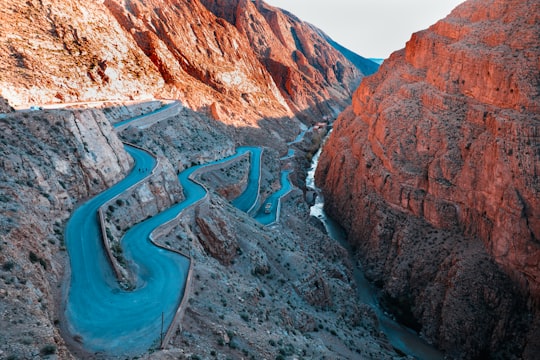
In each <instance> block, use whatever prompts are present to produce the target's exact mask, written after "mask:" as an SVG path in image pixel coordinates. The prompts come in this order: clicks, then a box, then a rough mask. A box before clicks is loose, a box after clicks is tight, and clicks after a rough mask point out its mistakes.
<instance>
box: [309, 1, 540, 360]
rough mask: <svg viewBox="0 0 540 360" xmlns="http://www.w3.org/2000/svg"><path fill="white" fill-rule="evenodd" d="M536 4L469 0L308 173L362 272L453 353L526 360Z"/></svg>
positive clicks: (532, 290)
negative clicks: (314, 178)
mask: <svg viewBox="0 0 540 360" xmlns="http://www.w3.org/2000/svg"><path fill="white" fill-rule="evenodd" d="M539 16H540V7H539V4H538V2H536V1H497V0H495V1H467V2H465V3H464V4H462V5H460V6H459V7H458V8H456V9H455V10H454V11H453V12H452V13H451V14H450V15H449V16H448V17H446V18H445V19H443V20H441V21H439V22H437V23H436V24H435V25H433V26H431V27H430V28H429V29H427V30H425V31H421V32H419V33H416V34H414V35H413V36H412V37H411V39H410V41H409V42H408V43H407V45H406V47H405V49H403V50H400V51H397V52H395V53H393V54H392V56H391V57H390V58H389V59H387V60H386V61H385V62H384V64H383V65H382V66H381V68H380V70H379V71H378V72H377V73H376V74H375V75H374V76H371V77H369V78H366V79H365V80H364V81H363V82H362V84H361V85H360V87H359V89H358V90H357V91H356V93H355V94H354V96H353V104H352V106H351V107H349V108H348V109H346V110H345V111H344V112H343V113H342V114H341V115H340V117H339V119H338V120H337V121H336V123H335V126H334V131H333V133H332V135H331V136H330V139H329V140H328V142H327V144H326V146H325V147H324V150H323V153H322V156H321V160H320V163H319V168H318V171H317V179H318V181H319V185H320V186H321V187H322V189H323V193H324V197H325V200H326V209H327V211H328V212H329V214H331V215H332V216H333V217H335V218H336V219H340V222H341V223H342V225H343V226H344V227H345V228H346V230H347V231H348V234H349V241H350V242H351V243H352V244H353V245H354V246H355V247H356V249H357V253H358V257H359V259H360V260H361V262H362V264H363V266H364V270H365V273H366V276H367V277H368V278H369V279H370V280H372V281H373V282H375V284H377V285H378V286H379V287H380V288H381V291H382V293H383V294H384V295H383V300H384V301H385V302H386V303H387V304H388V305H389V306H392V307H396V308H397V313H396V316H398V317H401V318H402V319H403V321H405V322H407V323H409V324H410V326H411V327H413V328H416V329H417V330H418V331H421V332H422V333H423V334H424V336H426V337H427V338H428V339H431V340H432V341H433V343H434V344H435V345H436V346H437V347H438V348H440V349H442V350H443V351H445V352H446V353H447V354H448V355H449V356H450V357H451V358H501V359H503V358H504V359H509V358H529V359H532V358H534V357H535V356H536V355H534V354H537V353H538V344H539V342H538V334H539V333H540V327H539V324H540V323H539V314H538V304H539V299H540V292H539V290H540V267H539V260H540V244H539V242H538V239H539V234H540V228H539V226H540V207H539V206H540V202H539V200H540V184H539V182H538V181H539V180H538V179H539V178H538V175H539V173H540V167H539V166H540V144H539V130H540V115H539V110H540V97H539V95H540V94H539V92H540V87H539V84H540V83H539V81H540V77H539V69H540V61H539V56H538V55H539V53H538V49H539V46H540V42H539V41H540V37H539V36H538V34H539V26H538V24H539Z"/></svg>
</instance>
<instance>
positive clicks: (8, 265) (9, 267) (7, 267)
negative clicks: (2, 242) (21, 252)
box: [2, 260, 15, 271]
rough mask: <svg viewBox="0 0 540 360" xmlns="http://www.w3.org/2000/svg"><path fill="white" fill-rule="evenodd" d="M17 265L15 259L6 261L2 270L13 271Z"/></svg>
mask: <svg viewBox="0 0 540 360" xmlns="http://www.w3.org/2000/svg"><path fill="white" fill-rule="evenodd" d="M14 267H15V263H14V262H13V261H11V260H10V261H8V262H5V263H4V265H2V270H4V271H11V270H12V269H13V268H14Z"/></svg>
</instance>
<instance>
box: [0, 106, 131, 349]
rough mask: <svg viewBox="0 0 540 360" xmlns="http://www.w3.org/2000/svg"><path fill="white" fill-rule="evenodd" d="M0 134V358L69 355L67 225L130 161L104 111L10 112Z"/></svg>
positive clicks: (0, 129)
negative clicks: (63, 328)
mask: <svg viewBox="0 0 540 360" xmlns="http://www.w3.org/2000/svg"><path fill="white" fill-rule="evenodd" d="M0 134H1V135H0V151H1V153H2V154H3V155H2V159H1V160H0V167H1V169H2V171H0V184H2V186H1V188H0V240H1V242H0V264H1V267H0V277H1V279H2V282H1V283H0V329H2V330H1V331H0V338H2V341H1V342H0V344H1V345H0V357H2V358H9V357H12V356H13V357H17V358H31V357H36V356H38V355H37V354H39V353H40V352H41V353H42V355H45V354H46V353H48V354H51V353H52V352H54V353H56V354H58V356H59V358H62V359H69V358H72V356H71V354H70V353H69V352H68V351H67V350H66V347H65V344H64V342H63V341H61V337H60V331H59V330H60V329H59V327H58V324H59V320H60V319H61V318H62V309H61V306H60V302H61V291H62V290H61V281H62V278H63V276H64V272H65V268H64V264H65V263H66V262H67V261H68V259H67V256H66V252H65V250H66V249H65V246H64V235H63V232H64V226H65V223H66V221H67V219H68V217H69V216H70V214H71V211H72V210H73V209H74V207H75V206H76V204H77V202H78V201H79V199H84V198H88V197H90V196H93V195H95V194H97V193H98V192H99V191H101V190H103V189H105V188H107V187H108V186H111V185H112V184H113V183H115V182H116V181H117V180H118V179H120V178H122V177H123V176H124V175H125V173H126V172H127V170H128V169H129V167H130V165H131V159H130V158H129V156H128V155H127V154H126V153H125V151H124V149H123V146H122V143H121V142H120V141H119V140H118V138H117V137H116V136H115V135H114V133H113V132H112V129H111V126H110V124H109V122H108V121H107V119H106V118H105V116H104V115H103V113H102V112H101V111H75V112H71V111H58V110H54V111H38V112H29V113H24V114H16V113H11V114H8V115H7V116H6V118H4V119H0Z"/></svg>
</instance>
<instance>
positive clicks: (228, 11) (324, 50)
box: [201, 0, 376, 115]
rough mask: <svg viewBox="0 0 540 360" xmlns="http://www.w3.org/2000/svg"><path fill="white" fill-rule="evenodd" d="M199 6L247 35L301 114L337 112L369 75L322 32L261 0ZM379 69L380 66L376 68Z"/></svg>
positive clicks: (209, 1) (206, 0)
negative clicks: (360, 82) (353, 64)
mask: <svg viewBox="0 0 540 360" xmlns="http://www.w3.org/2000/svg"><path fill="white" fill-rule="evenodd" d="M201 2H202V3H203V4H204V5H205V6H206V7H207V8H208V9H209V10H210V11H212V12H213V13H214V14H215V15H216V16H218V17H220V18H223V19H226V20H227V21H228V22H229V23H231V24H233V25H234V26H235V27H236V29H238V31H239V32H240V33H241V34H243V35H244V36H246V37H247V39H248V41H249V43H250V44H251V47H252V48H253V50H254V52H255V54H256V56H257V57H258V58H259V60H260V61H261V63H262V64H264V65H265V67H266V69H267V70H268V71H269V73H270V74H271V75H272V78H273V79H274V81H275V83H276V84H277V86H278V87H279V89H280V91H281V93H282V94H283V96H284V98H285V99H286V100H287V103H288V104H289V106H290V107H291V109H293V110H295V111H297V112H300V111H305V110H308V112H307V114H305V115H311V113H313V114H315V115H319V114H321V113H322V114H328V113H332V112H335V111H336V109H338V108H340V107H341V106H342V105H343V104H344V103H346V102H347V101H348V99H349V97H350V94H351V92H352V91H353V90H354V89H356V87H357V86H358V83H359V80H360V79H361V76H362V75H368V74H369V73H370V71H369V68H368V69H365V70H364V71H365V72H366V73H365V74H363V73H360V72H359V70H358V69H357V68H355V67H353V66H351V65H350V62H349V60H347V59H346V58H345V56H344V55H343V54H342V53H340V52H338V51H336V49H335V48H334V47H333V46H332V45H331V44H330V43H329V41H327V39H326V36H325V35H324V34H323V33H322V32H321V31H320V30H319V29H317V28H315V27H313V26H312V25H310V24H307V23H304V22H302V21H300V20H299V19H298V18H296V17H295V16H294V15H292V14H290V13H288V12H285V11H282V10H280V9H278V8H274V7H272V6H268V5H266V4H265V3H264V2H262V1H259V2H253V1H250V0H202V1H201ZM363 62H364V63H366V64H370V63H371V62H370V61H368V60H365V59H364V60H363ZM372 65H374V64H372ZM359 68H360V66H359ZM375 70H376V66H375V67H372V71H373V72H374V71H375Z"/></svg>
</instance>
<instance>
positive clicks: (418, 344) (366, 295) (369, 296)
mask: <svg viewBox="0 0 540 360" xmlns="http://www.w3.org/2000/svg"><path fill="white" fill-rule="evenodd" d="M321 150H322V146H321V148H320V149H319V151H317V153H316V154H315V156H313V160H312V162H311V167H310V169H309V171H308V175H307V179H306V186H307V187H310V188H312V189H317V187H316V185H315V170H316V169H317V164H318V162H319V156H320V154H321ZM317 190H318V189H317ZM310 212H311V215H312V216H315V217H317V218H318V219H319V220H321V222H322V223H323V224H324V227H325V228H326V231H327V232H328V235H329V236H330V237H331V238H333V239H334V240H336V241H337V242H339V243H340V244H341V245H342V246H343V247H344V248H345V249H346V250H347V252H348V253H349V257H350V259H351V263H352V264H357V260H356V256H355V254H354V252H353V250H352V248H351V246H350V244H349V243H348V241H347V234H346V233H345V231H344V230H343V228H342V227H341V226H340V225H339V224H338V223H337V222H335V221H334V220H333V219H332V218H330V217H329V216H327V215H326V213H325V212H324V199H323V197H322V195H320V194H319V196H317V198H316V201H315V204H314V205H313V206H312V207H311V211H310ZM353 275H354V279H355V281H356V285H357V297H358V299H359V300H360V301H361V302H363V303H365V304H368V305H370V306H371V307H372V308H373V309H374V310H375V313H376V314H377V317H378V319H379V323H380V325H381V330H382V331H383V332H384V334H385V335H386V337H387V338H388V340H389V341H390V343H391V344H392V346H393V347H394V348H396V349H398V350H400V351H402V352H403V353H405V354H407V355H410V356H413V357H414V358H416V359H421V360H431V359H443V358H444V356H443V354H442V353H441V352H439V351H438V350H437V349H435V348H434V347H432V346H431V345H429V344H427V343H426V342H425V341H424V340H423V339H421V338H420V337H419V336H418V334H417V333H416V332H414V331H413V330H411V329H408V328H406V327H404V326H402V325H400V324H399V323H397V322H396V321H395V320H393V319H392V318H391V317H389V316H388V315H386V314H385V313H384V312H383V311H382V309H381V308H380V306H379V303H378V301H377V295H376V290H375V289H374V288H373V286H372V285H371V283H370V282H369V281H367V279H366V278H365V277H364V274H363V273H362V271H361V268H360V266H357V265H355V266H354V273H353Z"/></svg>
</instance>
